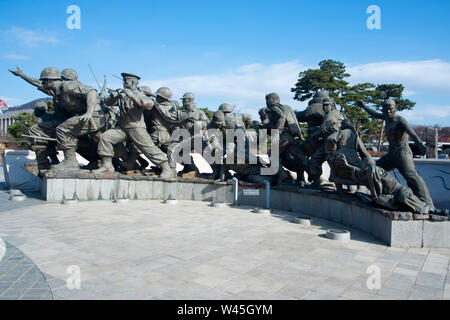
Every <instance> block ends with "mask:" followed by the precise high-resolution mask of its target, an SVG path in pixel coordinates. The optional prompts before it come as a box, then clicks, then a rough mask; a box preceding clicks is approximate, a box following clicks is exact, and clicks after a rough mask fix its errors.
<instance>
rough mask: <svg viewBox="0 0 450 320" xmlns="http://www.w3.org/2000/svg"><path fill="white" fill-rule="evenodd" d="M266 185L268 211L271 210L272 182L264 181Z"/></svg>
mask: <svg viewBox="0 0 450 320" xmlns="http://www.w3.org/2000/svg"><path fill="white" fill-rule="evenodd" d="M264 183H265V184H266V209H270V182H269V181H267V180H264Z"/></svg>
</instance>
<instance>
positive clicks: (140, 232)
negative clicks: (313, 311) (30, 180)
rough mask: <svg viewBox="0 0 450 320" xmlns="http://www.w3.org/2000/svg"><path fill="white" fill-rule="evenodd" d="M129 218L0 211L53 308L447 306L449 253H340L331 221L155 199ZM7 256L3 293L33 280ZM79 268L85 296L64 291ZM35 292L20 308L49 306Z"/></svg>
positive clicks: (107, 207)
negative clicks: (81, 303) (237, 303)
mask: <svg viewBox="0 0 450 320" xmlns="http://www.w3.org/2000/svg"><path fill="white" fill-rule="evenodd" d="M0 194H1V192H0ZM0 197H1V195H0ZM27 201H28V200H27ZM1 206H2V204H0V207H1ZM61 208H64V214H61V211H60V210H61ZM127 209H128V210H126V211H124V210H123V207H121V206H118V205H117V204H112V203H111V202H110V201H98V202H80V203H78V204H75V205H74V206H71V207H63V206H61V205H59V204H51V203H41V204H40V205H34V207H32V208H31V207H27V206H22V207H19V208H18V210H20V215H19V214H17V211H15V210H11V209H8V210H6V211H2V212H1V213H0V234H1V235H3V237H4V238H6V240H8V239H11V242H12V243H13V244H17V246H18V247H19V248H20V249H21V250H22V251H23V252H24V253H25V254H27V255H28V256H29V257H30V258H31V260H33V261H34V262H35V263H36V264H37V266H38V267H39V269H40V270H42V271H43V272H44V273H45V275H46V278H47V281H48V285H49V286H50V288H51V290H52V291H53V295H54V297H55V298H56V299H189V298H192V299H239V298H246V299H268V298H269V299H283V298H286V299H406V298H411V299H413V298H420V297H421V295H422V296H428V297H432V298H435V297H437V296H439V290H436V289H438V288H432V287H430V286H423V285H422V284H425V285H427V284H433V285H434V286H435V287H438V286H441V284H442V286H441V287H440V289H441V290H440V292H441V293H440V297H443V298H445V297H447V296H448V290H447V289H445V288H446V287H444V284H445V283H448V282H449V281H448V280H447V279H448V277H447V278H446V276H447V273H448V268H449V257H450V251H448V250H434V249H432V250H430V249H422V248H419V249H402V248H388V247H386V246H384V245H383V244H381V243H380V242H379V241H377V240H374V239H373V238H372V237H369V236H367V235H365V234H364V233H362V232H359V231H355V230H352V236H353V235H355V237H352V238H353V240H352V241H350V242H349V243H347V244H342V243H339V242H333V241H330V240H328V239H325V238H323V237H321V235H323V234H324V230H325V229H326V228H329V227H330V226H333V227H335V226H339V225H338V224H335V223H330V222H328V221H325V220H321V219H315V220H314V221H313V223H314V225H312V226H310V227H307V226H298V225H296V224H292V223H290V222H289V221H287V220H286V219H280V216H275V215H267V216H262V215H255V214H252V213H250V212H249V209H246V208H239V209H234V208H228V207H226V208H217V210H214V214H213V215H212V214H211V208H210V207H208V206H207V203H201V202H192V201H182V202H180V203H179V205H177V207H176V209H177V210H170V211H169V210H167V206H165V205H163V204H161V203H160V202H159V201H131V202H130V203H129V204H128V205H127ZM87 211H89V214H86V212H87ZM355 239H357V240H355ZM11 257H12V258H13V259H11V260H9V261H8V264H6V267H7V268H8V273H6V274H4V275H3V276H1V278H0V288H2V286H6V283H7V282H8V281H9V282H11V281H13V282H14V281H17V280H19V279H21V278H22V277H23V278H25V277H26V278H28V280H27V281H28V282H32V279H34V278H33V277H34V276H35V275H36V274H35V273H36V270H35V269H33V268H32V261H31V260H29V259H28V260H26V261H25V260H23V259H22V260H20V259H19V257H18V256H11ZM73 264H75V265H79V266H80V267H81V278H82V283H81V289H80V290H68V289H67V288H66V278H67V276H68V274H67V273H66V271H67V267H68V266H69V265H73ZM372 264H376V265H378V266H379V267H380V269H381V280H382V285H381V288H380V289H379V290H368V289H367V283H366V282H367V279H368V276H369V275H368V274H367V273H366V271H367V268H368V267H369V266H370V265H372ZM14 268H17V269H16V270H15V271H14V272H11V273H9V271H10V270H14ZM24 273H25V275H24ZM8 274H9V275H8ZM416 280H417V283H416ZM30 285H32V287H31V288H28V289H27V292H24V293H22V297H23V298H24V299H28V298H30V297H32V294H34V293H36V294H37V293H41V294H43V295H42V296H41V298H42V299H48V298H49V292H50V290H48V291H46V292H44V290H45V283H44V282H43V281H41V280H35V281H34V283H33V284H30ZM22 286H23V287H25V285H22ZM10 287H11V286H9V287H8V288H6V289H7V290H8V289H14V290H18V291H20V286H16V287H14V288H10ZM424 288H425V289H424ZM32 289H33V291H31V290H32ZM12 292H13V290H12V291H11V292H10V294H12ZM440 297H439V298H440ZM4 298H5V299H6V298H8V297H6V296H5V297H4Z"/></svg>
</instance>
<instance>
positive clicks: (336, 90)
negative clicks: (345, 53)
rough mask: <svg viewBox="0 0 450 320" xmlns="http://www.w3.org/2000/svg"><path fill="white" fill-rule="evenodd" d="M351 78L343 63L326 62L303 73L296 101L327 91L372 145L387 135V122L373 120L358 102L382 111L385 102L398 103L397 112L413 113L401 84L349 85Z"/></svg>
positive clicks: (364, 139) (362, 137)
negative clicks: (381, 135)
mask: <svg viewBox="0 0 450 320" xmlns="http://www.w3.org/2000/svg"><path fill="white" fill-rule="evenodd" d="M350 76H351V75H350V74H349V73H347V71H346V67H345V65H344V64H343V63H342V62H339V61H334V60H323V61H321V62H320V63H319V68H318V69H308V70H305V71H303V72H300V74H299V79H298V81H297V83H296V84H295V87H294V88H291V91H292V92H294V93H295V95H294V99H295V100H299V101H305V100H308V99H311V98H312V96H313V95H314V93H315V92H317V91H318V90H321V89H325V90H327V91H328V92H329V93H330V96H331V97H332V98H333V99H334V100H335V101H336V103H337V104H338V105H339V106H340V110H341V112H343V113H344V114H345V115H346V116H347V117H348V118H350V119H352V120H353V121H354V123H355V128H356V130H357V132H358V134H359V135H360V137H361V139H362V140H363V141H364V142H366V143H370V144H371V143H372V142H373V141H374V140H375V139H376V137H380V134H381V133H382V131H383V122H382V121H380V120H377V119H372V118H371V117H370V116H369V115H368V114H367V112H365V111H364V110H362V109H361V108H359V107H358V106H356V101H358V100H362V101H364V102H365V103H366V104H368V105H372V106H373V107H375V108H377V109H380V108H381V105H382V103H383V101H384V100H385V99H388V98H391V99H394V100H395V102H396V105H397V109H398V110H399V111H401V110H411V109H412V108H413V107H414V105H415V103H414V102H412V101H411V100H408V99H404V98H403V96H402V95H403V91H404V87H403V85H401V84H379V85H375V84H373V83H359V84H356V85H349V83H348V82H347V81H346V80H345V79H346V78H349V77H350Z"/></svg>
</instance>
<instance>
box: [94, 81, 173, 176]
mask: <svg viewBox="0 0 450 320" xmlns="http://www.w3.org/2000/svg"><path fill="white" fill-rule="evenodd" d="M130 76H132V75H129V74H123V77H124V78H126V77H130ZM134 77H136V76H134ZM132 94H133V95H135V96H137V97H139V98H140V99H141V100H142V101H143V103H144V104H147V103H148V102H149V101H151V99H150V98H149V97H148V96H146V95H145V94H143V93H142V92H141V91H140V90H138V89H136V90H133V91H132ZM105 104H106V105H118V106H119V108H120V125H121V127H120V128H114V129H110V130H107V131H106V132H104V133H103V134H102V135H101V136H100V141H99V144H98V154H99V155H100V156H101V157H102V160H103V158H105V157H106V158H112V157H114V145H115V144H117V143H121V142H123V141H126V140H127V139H129V140H131V141H132V142H133V144H134V145H135V146H136V147H137V148H138V149H139V150H140V151H141V152H142V153H143V154H144V155H145V156H146V157H147V158H148V159H149V160H150V161H152V162H153V163H154V164H156V165H157V166H159V167H164V166H165V165H167V162H168V160H167V156H166V155H165V154H164V153H163V152H162V151H161V149H159V148H158V147H157V146H156V145H155V144H154V143H153V141H152V139H151V138H150V136H149V134H148V132H147V130H146V126H145V122H144V114H143V107H142V106H140V105H136V103H135V102H134V101H133V100H132V99H131V98H130V97H129V96H127V95H126V94H125V93H123V92H118V91H115V92H112V93H111V95H110V96H109V97H108V98H107V99H105Z"/></svg>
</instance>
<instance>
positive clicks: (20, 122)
mask: <svg viewBox="0 0 450 320" xmlns="http://www.w3.org/2000/svg"><path fill="white" fill-rule="evenodd" d="M13 120H15V122H14V123H13V124H12V125H10V126H9V127H8V134H10V135H11V136H13V137H14V138H15V139H16V140H17V141H19V142H23V141H25V140H26V139H27V138H23V137H22V134H28V129H29V128H30V127H31V126H32V125H34V124H36V117H35V116H34V114H32V113H29V112H21V113H19V114H18V115H17V116H15V117H13Z"/></svg>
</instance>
